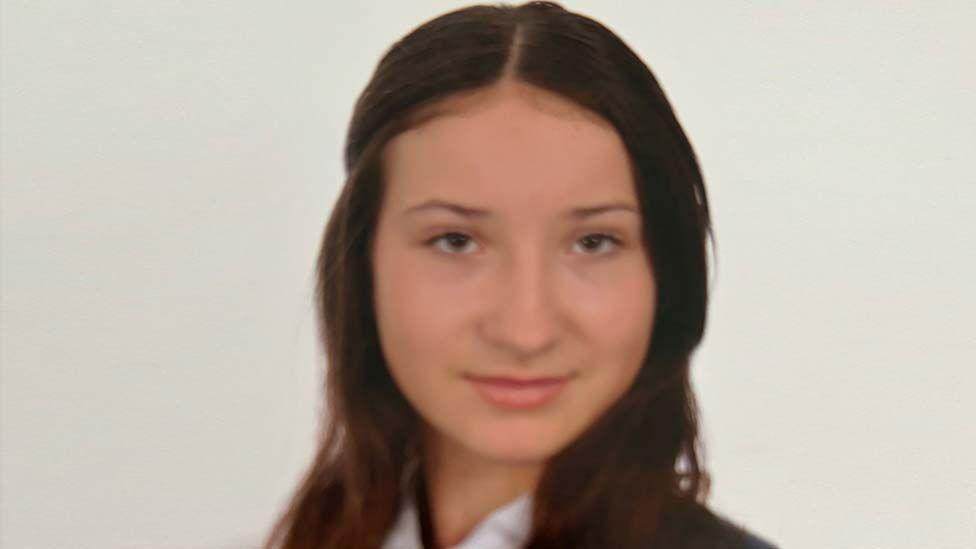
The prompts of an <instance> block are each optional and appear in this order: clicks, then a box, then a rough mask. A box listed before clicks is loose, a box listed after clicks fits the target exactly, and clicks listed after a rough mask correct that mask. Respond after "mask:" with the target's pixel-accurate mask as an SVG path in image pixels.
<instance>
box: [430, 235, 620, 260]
mask: <svg viewBox="0 0 976 549" xmlns="http://www.w3.org/2000/svg"><path fill="white" fill-rule="evenodd" d="M452 235H455V236H462V237H464V238H466V239H468V241H469V242H470V240H471V236H469V235H467V234H465V233H463V232H460V231H446V232H443V233H440V234H438V235H437V236H434V237H433V238H430V239H428V240H427V241H426V242H424V244H425V245H426V246H428V247H435V246H436V245H437V243H438V242H440V241H441V240H443V239H445V238H446V237H448V236H452ZM594 236H595V237H599V239H600V243H601V244H602V243H603V242H610V243H611V244H613V249H612V250H610V251H608V252H606V253H603V254H590V253H588V254H585V255H592V256H600V255H609V254H611V253H613V252H614V251H616V250H618V249H620V247H621V246H622V245H623V241H622V240H621V239H619V238H617V237H615V236H614V235H612V234H607V233H602V232H594V233H589V234H587V235H584V236H583V237H582V238H580V239H579V240H583V239H584V238H590V237H594ZM579 240H578V241H579ZM578 241H577V242H578ZM442 253H445V254H447V255H466V254H464V253H455V252H444V251H442Z"/></svg>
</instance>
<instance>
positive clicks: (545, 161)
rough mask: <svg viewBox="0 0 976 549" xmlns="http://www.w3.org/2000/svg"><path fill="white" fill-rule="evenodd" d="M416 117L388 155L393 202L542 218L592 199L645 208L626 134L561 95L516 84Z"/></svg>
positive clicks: (451, 102)
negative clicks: (451, 204)
mask: <svg viewBox="0 0 976 549" xmlns="http://www.w3.org/2000/svg"><path fill="white" fill-rule="evenodd" d="M414 118H415V119H416V120H419V122H415V124H414V125H413V126H412V127H411V128H410V129H408V130H407V131H405V132H403V133H400V134H399V135H397V136H396V137H395V138H393V139H392V140H391V141H390V142H389V143H388V144H387V147H386V149H385V151H384V156H383V163H384V173H385V175H386V180H387V194H388V195H389V200H390V202H392V203H395V204H403V203H404V202H411V203H413V202H416V201H418V200H423V199H429V198H446V199H452V198H454V199H458V200H462V201H465V202H469V203H474V202H477V203H480V204H483V205H486V206H489V207H497V208H501V209H505V208H508V207H512V208H515V207H516V206H519V205H521V206H523V207H525V206H532V207H533V208H534V209H535V210H536V212H538V208H540V207H542V206H547V205H551V206H552V207H561V206H562V205H564V204H567V203H573V204H574V205H577V204H578V203H580V202H581V201H582V202H585V201H587V200H591V199H592V200H605V199H615V200H624V201H630V202H634V201H635V200H636V199H635V197H634V188H633V180H632V175H631V169H630V160H629V158H628V155H627V152H626V148H625V145H624V143H623V141H622V139H621V138H620V136H619V134H618V133H617V131H616V129H615V128H614V127H613V126H612V125H611V124H610V123H609V122H607V121H606V120H604V119H603V118H602V117H600V116H599V115H597V114H596V113H593V112H591V111H589V110H586V109H584V108H583V107H581V106H579V105H577V104H575V103H573V102H572V101H569V100H567V99H565V98H563V97H561V96H558V95H556V94H553V93H550V92H547V91H544V90H540V89H538V88H534V87H531V86H528V85H523V84H509V85H504V86H499V87H495V88H492V89H490V90H482V91H478V92H475V93H469V94H463V95H458V96H455V97H452V98H449V99H448V100H445V101H442V102H440V103H438V104H435V105H433V106H431V107H428V108H426V109H424V110H422V111H419V112H418V113H415V115H414ZM628 199H629V200H628ZM513 211H514V210H513Z"/></svg>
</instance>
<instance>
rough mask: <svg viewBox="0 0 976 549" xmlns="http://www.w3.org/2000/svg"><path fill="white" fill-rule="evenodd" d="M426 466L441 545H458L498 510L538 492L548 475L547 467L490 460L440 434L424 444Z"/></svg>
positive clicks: (433, 521) (434, 525) (433, 525)
mask: <svg viewBox="0 0 976 549" xmlns="http://www.w3.org/2000/svg"><path fill="white" fill-rule="evenodd" d="M423 468H424V475H423V477H424V482H425V488H426V492H427V503H428V505H429V511H430V517H429V519H430V522H431V528H432V530H433V531H432V535H433V537H434V539H435V541H436V544H437V546H438V547H451V546H453V545H456V544H458V543H459V542H461V541H462V540H463V539H464V538H466V537H467V536H468V535H469V534H470V533H471V531H472V530H473V529H474V528H475V526H477V525H478V523H480V522H481V521H482V520H484V519H485V518H486V517H487V516H488V515H490V514H491V513H492V512H493V511H495V510H496V509H498V508H499V507H502V506H503V505H505V504H507V503H509V502H511V501H513V500H515V499H516V498H518V497H520V496H522V495H524V494H527V493H531V492H533V491H534V489H535V486H536V483H537V482H538V479H539V475H540V474H541V472H542V464H541V463H536V462H532V463H509V462H499V461H493V460H490V459H485V458H484V457H482V456H478V455H475V454H472V453H471V452H469V451H467V450H466V449H464V448H461V447H459V446H458V445H456V444H452V443H451V442H449V441H447V440H445V439H444V438H443V437H434V436H431V437H428V439H427V442H426V443H425V445H424V460H423Z"/></svg>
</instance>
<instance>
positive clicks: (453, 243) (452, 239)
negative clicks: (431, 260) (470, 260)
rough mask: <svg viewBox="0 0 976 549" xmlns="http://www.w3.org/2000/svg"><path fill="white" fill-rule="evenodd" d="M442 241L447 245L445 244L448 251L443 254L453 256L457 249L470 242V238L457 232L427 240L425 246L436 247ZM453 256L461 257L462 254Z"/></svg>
mask: <svg viewBox="0 0 976 549" xmlns="http://www.w3.org/2000/svg"><path fill="white" fill-rule="evenodd" d="M442 240H443V241H444V242H446V243H448V244H447V245H448V250H446V251H445V253H448V254H454V253H455V252H454V250H457V249H458V248H459V247H463V245H464V244H465V243H468V242H470V241H471V237H470V236H468V235H466V234H464V233H458V232H449V233H442V234H439V235H437V236H435V237H434V238H431V239H430V240H428V241H427V242H426V244H427V245H428V246H436V245H437V244H438V243H440V241H442ZM441 251H444V250H443V248H442V249H441ZM455 255H463V254H455Z"/></svg>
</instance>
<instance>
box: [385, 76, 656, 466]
mask: <svg viewBox="0 0 976 549" xmlns="http://www.w3.org/2000/svg"><path fill="white" fill-rule="evenodd" d="M440 106H441V107H443V106H450V107H451V109H452V110H451V113H449V114H441V115H439V116H437V117H434V118H432V119H430V120H428V121H426V122H424V123H422V124H421V125H419V126H416V127H414V128H413V129H411V130H409V131H407V132H405V133H402V134H400V135H398V136H397V137H396V138H395V139H393V140H392V141H391V142H390V143H389V145H388V147H387V149H386V150H385V156H384V172H385V174H386V175H385V177H386V185H387V187H386V192H385V196H384V203H383V205H382V208H381V212H380V218H379V221H378V227H377V232H376V237H375V241H374V248H373V250H372V254H373V269H374V272H373V277H374V278H373V280H374V288H373V291H374V299H375V305H376V314H377V323H378V326H377V327H378V331H379V336H380V341H381V345H382V350H383V355H384V358H385V359H386V362H387V364H388V367H389V371H390V374H391V375H392V377H393V379H394V381H395V382H396V384H397V385H398V386H399V388H400V390H401V391H402V392H403V394H404V395H405V396H406V398H407V400H408V401H409V402H410V403H411V405H412V406H413V407H414V408H415V409H416V410H417V412H418V413H419V415H420V416H421V417H422V418H423V419H424V421H425V423H426V426H427V427H428V431H429V432H430V433H432V434H433V436H434V437H435V438H437V439H438V442H440V443H442V446H441V447H454V448H460V449H462V450H464V451H466V452H469V453H473V454H474V455H476V456H478V457H479V458H484V459H489V460H492V461H497V462H505V463H512V464H516V463H518V464H522V465H525V464H530V463H541V462H543V461H544V460H546V459H548V458H549V457H551V456H552V455H553V454H555V453H557V452H558V451H560V450H561V449H562V448H564V447H565V446H567V445H568V444H569V443H571V442H572V441H573V439H575V438H576V437H577V436H578V435H580V434H581V432H582V431H583V430H584V429H586V428H587V427H588V426H589V425H590V424H592V423H593V422H594V421H595V420H596V419H597V417H598V416H599V415H600V414H601V413H602V412H604V411H605V410H607V408H609V407H610V406H611V405H612V404H613V403H614V402H615V401H616V400H617V399H618V398H620V397H621V396H622V394H623V393H624V392H625V391H626V390H627V389H628V388H629V387H630V385H631V384H632V382H633V380H634V378H635V376H636V375H637V372H638V370H639V368H640V366H641V363H642V361H643V359H644V357H645V353H646V351H647V349H648V344H649V342H650V338H651V328H652V326H653V324H654V313H655V311H654V303H655V281H654V275H653V272H652V268H651V263H650V259H649V257H648V255H647V253H646V252H645V250H644V247H643V245H642V225H641V217H640V215H641V214H640V209H639V207H638V202H637V197H636V194H635V189H634V181H633V179H632V175H631V171H630V164H629V159H628V156H627V152H626V149H625V148H624V144H623V141H622V140H621V139H620V137H619V135H618V134H617V132H616V131H615V129H614V128H613V127H612V125H610V124H609V123H607V122H605V121H604V120H603V119H601V118H598V117H597V116H596V115H595V114H593V113H591V112H589V111H585V110H583V109H582V108H580V107H578V106H576V105H575V104H573V103H570V102H568V101H567V100H565V99H562V98H561V97H559V96H557V95H553V94H550V93H548V92H545V91H541V90H539V89H537V88H532V87H529V86H527V85H524V84H505V85H504V86H498V87H495V88H493V89H491V90H488V91H481V92H478V93H476V94H474V95H471V94H468V95H464V96H456V97H454V98H452V99H449V100H448V102H446V103H442V104H441V105H440ZM604 206H606V207H607V208H605V209H604ZM462 208H464V209H462ZM587 209H592V211H591V212H590V213H589V214H588V215H587V214H586V212H585V210H587ZM577 210H579V212H577V213H574V212H575V211H577ZM485 377H494V378H509V381H510V382H508V383H505V382H500V383H489V382H480V381H477V379H478V378H485ZM513 380H514V381H515V382H516V383H512V382H511V381H513ZM517 382H523V383H521V384H520V383H517ZM435 443H436V442H435Z"/></svg>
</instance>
